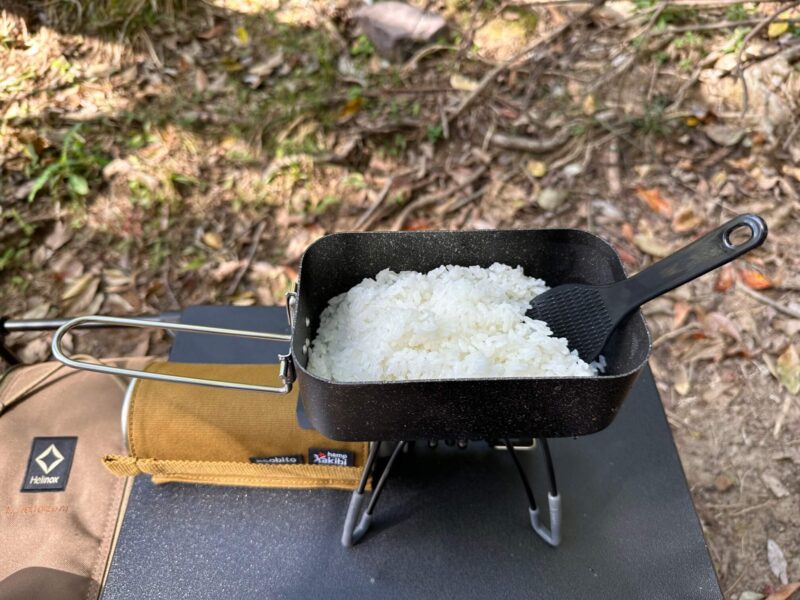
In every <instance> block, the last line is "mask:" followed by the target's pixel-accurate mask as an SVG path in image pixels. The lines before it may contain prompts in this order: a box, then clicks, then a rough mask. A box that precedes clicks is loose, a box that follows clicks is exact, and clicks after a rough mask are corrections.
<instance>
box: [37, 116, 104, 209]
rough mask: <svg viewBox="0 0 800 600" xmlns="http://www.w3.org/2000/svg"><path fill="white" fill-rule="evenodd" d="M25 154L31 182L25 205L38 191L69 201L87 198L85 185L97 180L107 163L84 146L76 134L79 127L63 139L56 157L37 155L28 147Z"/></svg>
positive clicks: (100, 154) (74, 128)
mask: <svg viewBox="0 0 800 600" xmlns="http://www.w3.org/2000/svg"><path fill="white" fill-rule="evenodd" d="M28 155H29V157H30V158H31V162H30V163H29V165H28V173H27V174H28V175H29V176H30V177H31V178H32V179H33V186H32V187H31V190H30V192H29V193H28V202H33V200H34V199H36V197H37V196H38V195H39V194H40V193H41V192H47V193H49V195H50V196H52V197H57V198H61V197H68V198H70V199H72V200H77V199H80V198H83V197H85V196H87V195H88V194H89V189H90V186H89V182H90V181H94V180H99V179H100V173H101V172H102V169H103V167H104V166H105V165H106V164H108V161H109V157H108V156H107V155H105V154H103V153H101V152H98V151H96V150H92V149H91V148H90V147H89V146H87V143H86V139H85V138H84V137H82V136H81V135H80V125H76V126H75V127H73V128H72V129H70V130H69V131H68V132H67V134H66V135H65V136H64V139H63V141H62V144H61V150H60V152H58V154H57V156H55V157H54V156H52V152H50V151H45V152H44V153H43V156H39V154H38V153H37V152H36V150H35V148H34V147H33V146H32V145H29V146H28Z"/></svg>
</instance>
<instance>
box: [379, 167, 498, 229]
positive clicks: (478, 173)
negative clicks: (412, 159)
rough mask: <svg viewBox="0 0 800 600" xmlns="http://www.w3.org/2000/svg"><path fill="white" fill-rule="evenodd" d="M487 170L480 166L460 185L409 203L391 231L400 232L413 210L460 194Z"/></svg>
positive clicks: (393, 224)
mask: <svg viewBox="0 0 800 600" xmlns="http://www.w3.org/2000/svg"><path fill="white" fill-rule="evenodd" d="M487 169H488V167H486V166H481V167H479V168H478V169H477V170H476V171H475V172H474V173H473V174H472V175H470V176H469V177H468V178H467V179H465V180H464V181H463V182H462V183H459V184H458V185H455V186H453V187H450V188H447V189H446V190H442V191H441V192H436V193H433V194H428V195H426V196H420V197H419V198H417V199H416V200H413V201H412V202H409V203H408V204H407V205H406V206H405V207H403V210H402V211H401V212H400V214H399V215H398V216H397V218H396V219H395V220H394V223H392V231H400V229H402V227H403V224H404V223H405V222H406V219H407V218H408V217H409V215H410V214H411V213H413V212H414V211H415V210H417V209H419V208H422V207H424V206H430V205H431V204H436V203H437V202H440V201H441V200H444V199H445V198H447V197H449V196H452V195H453V194H456V193H458V192H460V191H461V190H463V189H464V188H465V187H467V186H468V185H472V184H473V183H475V182H476V181H477V180H478V179H480V178H481V177H483V174H484V173H486V171H487Z"/></svg>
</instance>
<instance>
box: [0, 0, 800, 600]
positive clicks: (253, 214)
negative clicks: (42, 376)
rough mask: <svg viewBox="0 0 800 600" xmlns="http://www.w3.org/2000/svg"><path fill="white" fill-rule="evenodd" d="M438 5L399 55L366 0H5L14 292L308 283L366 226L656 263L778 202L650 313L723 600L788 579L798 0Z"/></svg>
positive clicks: (257, 291) (1, 184) (797, 426)
mask: <svg viewBox="0 0 800 600" xmlns="http://www.w3.org/2000/svg"><path fill="white" fill-rule="evenodd" d="M415 4H417V5H419V6H421V7H424V8H427V9H429V10H431V11H434V12H436V13H437V14H439V15H442V16H443V17H444V18H445V19H446V21H447V24H448V27H447V30H446V31H444V32H441V33H439V34H438V35H437V36H435V37H434V38H433V39H429V40H427V41H425V42H421V43H417V44H410V43H404V44H401V45H399V46H398V47H394V48H392V49H391V50H390V51H389V52H388V53H386V54H385V56H381V55H380V54H379V48H377V47H376V44H375V43H373V42H372V41H371V40H370V39H369V37H367V36H366V35H364V33H362V29H360V28H359V26H358V22H357V21H358V19H357V18H356V11H357V10H358V8H359V6H361V4H360V3H359V2H356V1H355V0H336V1H333V0H331V1H330V2H324V3H323V2H319V3H308V2H301V1H292V0H224V1H223V0H215V1H213V2H211V1H207V2H185V3H183V2H179V1H177V0H174V1H171V0H141V1H139V2H133V3H131V2H121V1H119V0H97V1H94V2H89V1H88V0H73V1H71V2H61V1H55V2H48V3H39V2H27V1H26V2H23V1H21V0H20V1H16V2H15V1H9V0H5V2H0V7H2V14H1V15H0V223H1V224H2V225H1V226H0V309H2V310H0V312H2V314H3V315H8V316H11V317H16V318H23V317H27V318H33V317H57V316H67V315H77V314H85V313H103V314H117V315H135V314H144V313H156V312H159V311H166V310H177V309H179V308H181V307H183V306H188V305H192V304H197V303H234V304H240V305H249V304H255V303H259V304H276V303H281V302H282V301H283V294H284V292H285V291H286V290H287V289H288V288H289V286H290V285H291V282H292V281H293V280H294V278H295V276H296V268H297V261H298V259H299V257H300V256H301V254H302V252H303V250H304V249H305V248H306V247H307V246H308V244H309V243H311V242H312V241H314V240H315V239H317V238H319V237H320V236H322V235H324V234H327V233H331V232H334V231H343V230H379V229H395V230H397V229H403V230H424V229H441V228H444V229H488V228H538V227H576V228H580V229H586V230H589V231H592V232H594V233H597V234H598V235H601V236H602V237H604V238H605V239H607V240H608V241H609V242H611V243H612V244H613V245H614V247H615V248H616V249H617V251H618V252H619V254H620V256H621V257H622V259H623V261H624V263H625V266H626V269H627V271H628V273H629V274H631V273H634V272H636V271H638V270H640V269H642V268H644V267H646V266H648V265H650V264H651V263H652V262H654V261H655V260H658V258H660V257H663V256H665V255H667V254H668V253H670V252H671V251H673V250H675V249H677V248H679V247H681V246H682V245H685V244H687V243H689V242H690V241H691V240H693V239H694V238H696V237H697V236H699V235H701V234H702V233H704V232H706V231H708V230H709V229H711V228H713V227H716V226H718V225H719V224H721V223H722V222H724V221H725V220H727V219H729V218H731V217H732V216H733V215H735V214H738V213H743V212H756V213H758V214H760V215H762V216H763V217H764V218H765V220H766V221H767V223H768V224H769V229H770V234H769V239H768V240H767V242H766V243H765V244H764V246H763V247H762V248H760V249H758V250H756V251H754V252H752V253H750V254H748V255H747V256H746V257H745V258H743V259H740V260H738V261H737V262H736V263H734V264H733V265H732V266H729V267H726V268H724V269H722V270H720V271H717V272H714V273H711V274H708V275H706V276H704V277H702V278H700V279H698V280H696V281H695V282H693V283H691V284H689V285H686V286H684V287H682V288H680V289H678V290H676V291H675V292H672V293H670V294H668V295H667V296H665V297H662V298H660V299H657V300H656V301H654V302H652V303H650V304H649V305H648V306H647V308H646V311H645V312H646V315H647V318H648V324H649V326H650V329H651V333H652V335H653V339H654V351H653V356H652V361H651V364H652V367H653V370H654V373H655V375H656V379H657V381H658V386H659V390H660V392H661V396H662V399H663V402H664V406H665V408H666V411H667V415H668V418H669V421H670V424H671V425H672V428H673V432H674V435H675V440H676V443H677V446H678V449H679V452H680V455H681V459H682V461H683V465H684V468H685V470H686V475H687V478H688V481H689V484H690V486H691V491H692V495H693V498H694V501H695V505H696V507H697V510H698V514H699V516H700V519H701V521H702V525H703V528H704V530H705V533H706V538H707V540H708V543H709V547H710V551H711V555H712V558H713V560H714V563H715V566H716V569H717V573H718V575H719V579H720V583H721V587H722V589H723V591H724V594H725V597H726V598H735V599H738V598H740V597H741V598H742V599H743V600H744V599H747V600H752V599H753V598H759V597H761V596H762V595H769V594H773V595H772V596H770V598H773V599H776V600H777V599H778V598H787V597H788V594H789V593H791V592H790V588H785V587H784V588H781V585H782V584H785V583H787V582H792V581H798V580H800V528H798V524H797V523H798V520H800V477H798V473H800V397H798V393H800V358H798V345H800V343H799V342H798V338H797V333H798V331H800V296H798V290H800V271H799V270H798V266H800V252H798V250H799V249H800V224H799V223H798V216H800V210H799V209H800V201H799V200H798V198H800V197H799V196H798V191H800V108H799V107H798V101H799V99H800V70H798V66H797V63H796V61H797V59H798V58H800V26H798V20H800V11H798V9H797V8H796V7H795V6H790V5H795V4H797V3H778V2H760V3H753V2H746V3H735V2H731V1H729V0H695V1H690V0H675V1H673V2H670V3H659V2H655V1H650V0H637V1H635V2H605V3H604V2H599V1H598V2H595V3H594V5H592V4H590V3H588V2H584V3H580V2H572V1H571V0H567V1H555V2H553V1H550V2H526V3H519V2H514V1H506V2H499V1H497V0H483V1H478V2H464V1H460V0H438V1H429V2H427V3H423V2H417V3H415ZM784 7H786V8H787V10H785V11H784V12H781V9H782V8H784ZM381 51H383V49H381ZM742 79H743V80H744V82H745V83H746V90H747V91H746V92H745V91H744V90H745V86H743V85H742ZM9 339H10V342H11V345H12V347H13V348H14V350H15V351H16V352H18V353H19V355H20V356H21V357H22V358H23V359H24V360H25V361H26V362H34V361H37V360H43V359H46V358H47V356H48V353H49V350H48V344H47V339H46V337H44V336H36V335H22V336H20V335H16V334H15V335H12V336H11V337H10V338H9ZM71 344H72V345H73V346H74V347H75V348H76V349H79V350H88V351H93V352H103V353H105V354H106V355H108V354H113V353H117V354H122V353H124V354H131V353H133V354H146V353H157V352H161V351H163V350H164V348H165V347H166V343H165V341H164V340H163V339H161V338H160V337H159V336H158V335H157V334H153V335H150V336H147V335H144V336H142V335H141V334H135V333H125V334H121V333H115V334H98V333H89V334H77V335H76V336H75V337H74V338H73V339H72V340H71ZM745 592H753V594H750V595H748V594H744V595H742V594H743V593H745Z"/></svg>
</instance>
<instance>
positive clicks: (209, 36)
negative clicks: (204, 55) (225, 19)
mask: <svg viewBox="0 0 800 600" xmlns="http://www.w3.org/2000/svg"><path fill="white" fill-rule="evenodd" d="M227 28H228V26H227V25H226V24H224V23H218V24H217V25H214V27H212V28H211V29H207V30H206V31H203V32H201V33H198V34H197V37H199V38H200V39H201V40H213V39H214V38H215V37H217V36H219V35H220V34H222V33H224V32H225V30H226V29H227Z"/></svg>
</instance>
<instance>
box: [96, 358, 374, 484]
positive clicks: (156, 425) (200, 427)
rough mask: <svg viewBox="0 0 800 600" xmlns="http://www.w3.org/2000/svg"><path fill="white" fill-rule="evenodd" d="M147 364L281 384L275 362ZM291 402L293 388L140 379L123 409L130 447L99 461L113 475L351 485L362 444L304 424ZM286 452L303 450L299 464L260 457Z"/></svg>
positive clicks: (159, 368)
mask: <svg viewBox="0 0 800 600" xmlns="http://www.w3.org/2000/svg"><path fill="white" fill-rule="evenodd" d="M146 370H148V371H154V372H159V373H170V374H173V375H185V376H189V377H197V378H205V379H221V380H225V381H238V382H244V383H252V384H256V383H257V384H262V385H276V386H279V385H281V383H280V379H279V378H278V365H219V364H189V363H173V362H153V363H151V364H149V365H148V366H147V367H146ZM296 406H297V391H296V388H295V390H294V391H293V392H291V393H289V394H268V393H262V392H242V391H236V390H225V389H219V388H211V387H199V386H195V385H186V384H175V383H163V382H158V381H151V380H146V379H139V380H137V381H136V383H135V384H134V387H133V389H132V392H131V395H130V398H129V401H128V409H127V431H128V447H129V450H130V454H129V455H128V456H121V455H111V456H107V457H106V458H105V465H106V467H108V469H109V470H110V471H111V472H112V473H115V474H117V475H128V476H131V475H138V474H141V473H146V474H149V475H151V476H152V479H153V481H154V482H155V483H166V482H192V483H207V484H217V485H240V486H255V487H280V488H337V489H348V490H349V489H355V488H356V487H357V486H358V482H359V479H360V477H361V473H362V471H363V465H364V463H365V461H366V455H367V451H368V444H367V443H366V442H335V441H333V440H330V439H328V438H326V437H324V436H322V435H320V434H319V433H318V432H316V431H314V430H311V429H302V428H301V427H300V426H299V425H298V424H297V416H296ZM313 449H316V450H322V451H334V452H335V453H339V455H345V456H347V457H348V460H351V461H352V464H351V466H333V465H321V464H312V461H311V460H310V456H309V452H310V451H311V450H313ZM285 457H295V458H297V457H302V460H303V464H265V462H266V461H268V460H281V459H282V458H285Z"/></svg>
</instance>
